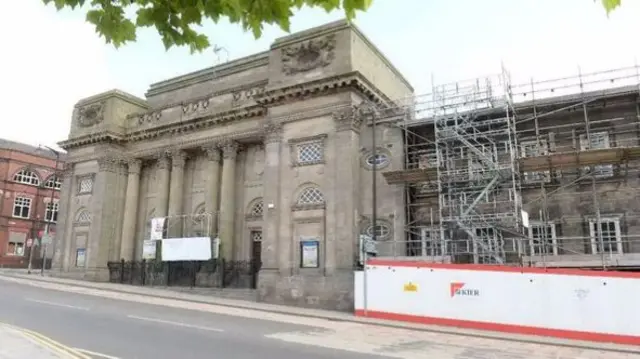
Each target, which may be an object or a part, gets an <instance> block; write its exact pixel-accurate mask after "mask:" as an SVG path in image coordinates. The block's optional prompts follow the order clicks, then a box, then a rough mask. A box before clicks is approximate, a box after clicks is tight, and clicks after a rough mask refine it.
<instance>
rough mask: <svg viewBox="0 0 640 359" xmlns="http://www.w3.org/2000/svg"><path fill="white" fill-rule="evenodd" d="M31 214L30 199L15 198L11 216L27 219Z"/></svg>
mask: <svg viewBox="0 0 640 359" xmlns="http://www.w3.org/2000/svg"><path fill="white" fill-rule="evenodd" d="M30 212H31V198H26V197H16V199H15V200H14V201H13V216H14V217H18V218H29V214H30Z"/></svg>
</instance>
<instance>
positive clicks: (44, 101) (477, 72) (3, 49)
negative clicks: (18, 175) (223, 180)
mask: <svg viewBox="0 0 640 359" xmlns="http://www.w3.org/2000/svg"><path fill="white" fill-rule="evenodd" d="M8 4H10V5H8ZM8 4H5V5H3V8H4V9H5V11H2V12H1V13H0V33H2V34H3V35H2V36H0V53H1V54H2V56H0V64H1V66H0V105H1V108H2V110H1V112H0V114H1V115H0V116H2V117H1V124H2V127H1V130H0V137H2V138H7V139H11V140H15V141H21V142H26V143H30V144H33V145H38V144H46V145H52V144H55V143H56V142H58V141H60V140H63V139H65V138H66V136H67V134H68V131H69V122H70V120H71V112H72V109H73V105H74V104H75V103H76V102H77V101H78V99H80V98H83V97H87V96H90V95H92V94H95V93H98V92H102V91H106V90H109V89H112V88H118V89H121V90H124V91H127V92H130V93H132V94H134V95H137V96H143V94H144V92H145V91H146V89H147V88H148V86H149V84H150V83H153V82H157V81H160V80H164V79H166V78H169V77H173V76H177V75H180V74H184V73H187V72H190V71H194V70H198V69H201V68H204V67H207V66H211V65H212V64H214V63H215V61H216V57H215V56H214V55H213V53H212V51H208V52H206V53H204V54H199V55H190V54H189V52H188V50H187V49H173V50H171V51H169V52H165V50H164V48H163V46H162V44H161V42H160V39H159V37H158V36H157V35H156V34H155V33H153V32H152V31H144V32H142V33H141V34H139V36H138V38H139V40H138V42H137V43H135V44H131V45H128V46H126V47H124V48H121V49H119V50H115V49H113V48H112V47H111V46H110V45H106V44H105V43H104V40H102V39H100V38H98V36H97V34H95V32H94V30H93V28H92V27H91V26H90V25H88V24H85V23H84V20H83V19H84V14H83V13H80V12H76V13H72V12H64V13H57V12H56V11H55V9H54V8H53V7H52V6H49V7H45V6H44V5H43V4H42V1H41V0H19V1H11V2H9V3H8ZM7 6H8V7H9V9H8V11H6V10H7ZM639 15H640V1H630V0H625V1H624V5H623V7H622V8H620V9H619V10H617V11H616V12H614V13H613V14H612V15H611V16H610V17H609V18H607V16H606V15H605V13H604V10H603V9H602V8H601V6H600V1H599V0H598V1H595V2H594V1H592V0H482V1H480V0H401V1H400V0H374V4H373V7H372V8H371V9H370V11H369V12H367V13H365V14H359V15H358V18H357V20H356V24H357V25H358V26H359V27H360V28H361V29H362V30H363V31H364V33H365V34H366V35H367V36H368V37H369V38H370V39H371V40H372V41H373V42H374V43H375V44H376V45H377V46H378V48H379V49H380V50H381V51H382V52H383V53H384V54H385V55H386V56H387V57H388V58H389V59H390V60H391V62H392V63H394V64H395V66H396V67H397V68H398V69H399V70H400V71H401V72H402V73H403V74H404V75H405V76H406V77H407V78H408V80H409V81H410V82H411V83H412V84H413V85H414V87H415V88H416V92H417V93H427V92H429V91H430V88H431V78H432V76H433V78H434V79H435V82H437V83H443V82H452V81H457V80H464V79H469V78H474V77H478V76H483V75H487V74H493V73H498V72H499V71H500V69H501V63H504V65H505V66H506V68H507V69H508V70H509V72H510V73H511V75H512V79H513V81H516V82H526V81H529V79H530V78H531V77H533V78H535V79H546V78H554V77H564V76H572V75H576V74H577V73H578V66H580V68H581V71H582V72H589V71H597V70H606V69H613V68H617V67H623V66H633V65H634V63H635V61H636V59H637V60H638V61H639V62H640V42H638V41H637V34H639V33H640V21H638V20H637V19H638V16H639ZM340 17H341V14H340V13H333V14H326V13H324V12H322V11H311V10H303V11H301V12H300V13H298V14H297V15H296V16H295V17H294V19H293V26H292V31H294V32H295V31H299V30H303V29H306V28H310V27H313V26H317V25H321V24H323V23H326V22H329V21H333V20H337V19H339V18H340ZM205 29H206V32H207V34H209V35H210V36H211V37H212V38H213V41H212V42H214V43H216V44H218V45H220V46H223V47H225V48H226V49H228V51H229V53H230V58H231V59H234V58H239V57H242V56H246V55H250V54H252V53H255V52H258V51H264V50H266V49H267V48H268V47H269V45H270V43H271V42H272V41H273V40H274V39H275V38H277V37H280V36H283V35H285V34H284V33H283V32H282V31H280V30H279V29H275V28H269V29H267V31H265V33H264V36H263V37H262V38H261V39H260V40H257V41H256V40H254V38H253V36H252V35H251V34H245V33H243V32H242V31H241V29H240V28H239V27H237V26H233V25H229V24H224V23H223V24H218V25H214V24H209V25H207V26H206V27H205Z"/></svg>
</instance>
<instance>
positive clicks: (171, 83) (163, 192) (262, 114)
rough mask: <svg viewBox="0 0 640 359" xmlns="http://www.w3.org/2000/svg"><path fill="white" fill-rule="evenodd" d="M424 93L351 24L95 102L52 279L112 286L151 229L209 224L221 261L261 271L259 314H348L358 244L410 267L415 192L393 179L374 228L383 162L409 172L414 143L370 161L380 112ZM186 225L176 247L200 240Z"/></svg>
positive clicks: (396, 135) (66, 188) (393, 141)
mask: <svg viewBox="0 0 640 359" xmlns="http://www.w3.org/2000/svg"><path fill="white" fill-rule="evenodd" d="M412 92H413V89H412V88H411V86H410V85H409V83H408V82H407V81H406V80H405V79H404V78H403V77H402V76H401V75H400V74H399V72H398V71H397V70H396V69H395V68H394V67H393V66H392V65H391V64H390V63H389V61H388V60H386V59H385V57H384V56H383V55H382V54H381V53H380V52H379V51H378V50H377V49H376V48H375V46H373V45H372V44H371V43H370V42H369V41H368V40H367V39H366V37H365V36H364V35H363V34H362V33H361V32H360V31H359V30H358V29H357V28H355V27H354V26H353V25H351V24H348V23H347V22H344V21H339V22H335V23H331V24H327V25H324V26H321V27H318V28H314V29H310V30H307V31H303V32H300V33H296V34H293V35H290V36H287V37H284V38H280V39H278V40H276V41H275V42H274V43H273V44H272V46H271V48H270V49H269V50H268V51H266V52H263V53H259V54H255V55H252V56H249V57H246V58H241V59H238V60H235V61H231V62H228V63H225V64H222V65H219V66H216V67H213V68H208V69H204V70H201V71H198V72H195V73H191V74H187V75H184V76H181V77H178V78H174V79H169V80H166V81H162V82H159V83H156V84H153V85H151V87H150V89H149V90H148V92H147V93H146V96H145V97H146V99H140V98H137V97H135V96H132V95H129V94H127V93H124V92H122V91H118V90H114V91H109V92H106V93H102V94H99V95H96V96H92V97H89V98H85V99H83V100H81V101H79V102H78V103H77V105H76V107H75V109H74V114H73V119H72V124H71V130H70V133H69V138H68V139H67V140H65V141H63V142H61V146H62V147H63V148H64V149H66V150H67V151H68V159H67V164H66V168H65V171H64V182H63V186H62V198H61V208H60V219H59V223H58V231H59V232H58V233H59V235H58V238H57V240H58V242H59V243H58V245H57V246H56V248H57V249H56V253H55V258H54V267H55V268H56V270H57V271H58V272H59V273H61V274H62V275H68V276H76V277H84V278H86V279H92V280H107V276H108V271H107V268H106V264H107V262H108V261H114V260H120V259H125V260H135V259H141V258H142V250H143V246H142V244H143V241H144V240H145V239H147V238H148V235H149V220H150V218H153V217H169V218H196V217H197V216H196V217H194V216H193V215H194V214H195V215H197V214H202V215H204V216H206V217H207V218H210V219H211V224H210V226H209V225H207V226H204V227H206V228H207V229H206V231H210V234H211V235H217V236H218V237H219V238H220V240H221V255H222V256H223V257H224V258H226V259H232V260H243V259H252V258H256V257H259V258H260V260H261V262H262V267H261V270H260V273H259V281H258V289H259V290H258V292H259V297H260V298H261V299H262V300H265V301H270V302H276V303H288V304H296V305H308V306H318V307H324V308H333V309H348V308H350V307H351V306H352V296H353V294H352V293H353V269H354V263H355V261H356V257H357V252H356V247H357V238H358V235H359V234H360V233H362V231H365V232H367V231H369V232H371V231H373V230H375V231H376V233H378V237H379V239H380V240H381V241H386V242H388V243H389V244H390V245H386V246H381V247H380V250H382V251H384V252H385V253H386V252H389V253H388V254H393V253H392V252H397V253H404V249H403V248H402V243H403V238H404V225H405V223H404V221H405V220H404V218H405V217H404V191H403V189H401V188H398V187H396V186H389V185H387V184H386V183H385V182H384V179H383V178H382V175H381V174H380V175H379V178H378V181H377V183H378V184H377V186H376V191H377V196H378V203H379V206H378V208H377V218H378V226H377V228H372V227H371V226H370V221H371V214H372V205H371V201H372V182H373V181H372V175H371V165H372V162H373V161H376V163H377V166H378V168H380V169H383V168H386V169H393V168H402V166H403V163H404V153H403V152H404V150H403V140H402V131H401V130H400V129H399V128H397V127H395V126H384V125H380V126H377V131H376V134H375V136H376V140H377V141H376V142H377V146H376V147H377V153H378V156H376V157H373V156H371V153H372V147H371V143H372V137H371V136H372V130H371V126H370V123H371V116H375V113H376V110H375V109H374V108H377V109H384V108H385V107H394V106H395V104H394V103H395V102H396V101H397V99H403V98H409V97H410V96H411V95H412ZM175 223H176V224H173V225H171V226H170V227H169V228H168V229H167V230H168V231H169V232H170V233H171V234H172V235H173V236H179V235H180V234H184V233H187V232H189V233H190V234H193V233H194V232H193V230H192V229H190V228H191V226H192V224H191V223H190V222H189V221H188V220H183V221H176V222H175ZM190 231H191V232H190ZM200 234H202V233H200ZM305 238H314V239H317V240H318V241H319V247H318V252H319V263H318V267H317V268H306V267H303V266H301V263H300V257H301V253H300V252H301V248H302V247H301V243H300V242H301V241H302V240H304V239H305ZM394 242H397V244H392V243H394ZM257 244H259V245H257Z"/></svg>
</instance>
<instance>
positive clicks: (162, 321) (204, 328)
mask: <svg viewBox="0 0 640 359" xmlns="http://www.w3.org/2000/svg"><path fill="white" fill-rule="evenodd" d="M127 317H128V318H131V319H138V320H144V321H147V322H156V323H162V324H169V325H175V326H177V327H185V328H193V329H199V330H208V331H210V332H224V330H222V329H218V328H212V327H203V326H200V325H194V324H187V323H180V322H172V321H169V320H164V319H156V318H147V317H139V316H137V315H127Z"/></svg>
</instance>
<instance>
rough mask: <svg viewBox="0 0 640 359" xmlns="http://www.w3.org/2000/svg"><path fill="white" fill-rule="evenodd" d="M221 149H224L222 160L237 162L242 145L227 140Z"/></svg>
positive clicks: (221, 145)
mask: <svg viewBox="0 0 640 359" xmlns="http://www.w3.org/2000/svg"><path fill="white" fill-rule="evenodd" d="M220 148H221V149H222V158H224V159H225V160H235V158H236V156H237V155H238V149H240V145H239V144H238V143H237V142H236V141H232V140H227V141H224V142H222V143H221V144H220Z"/></svg>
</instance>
